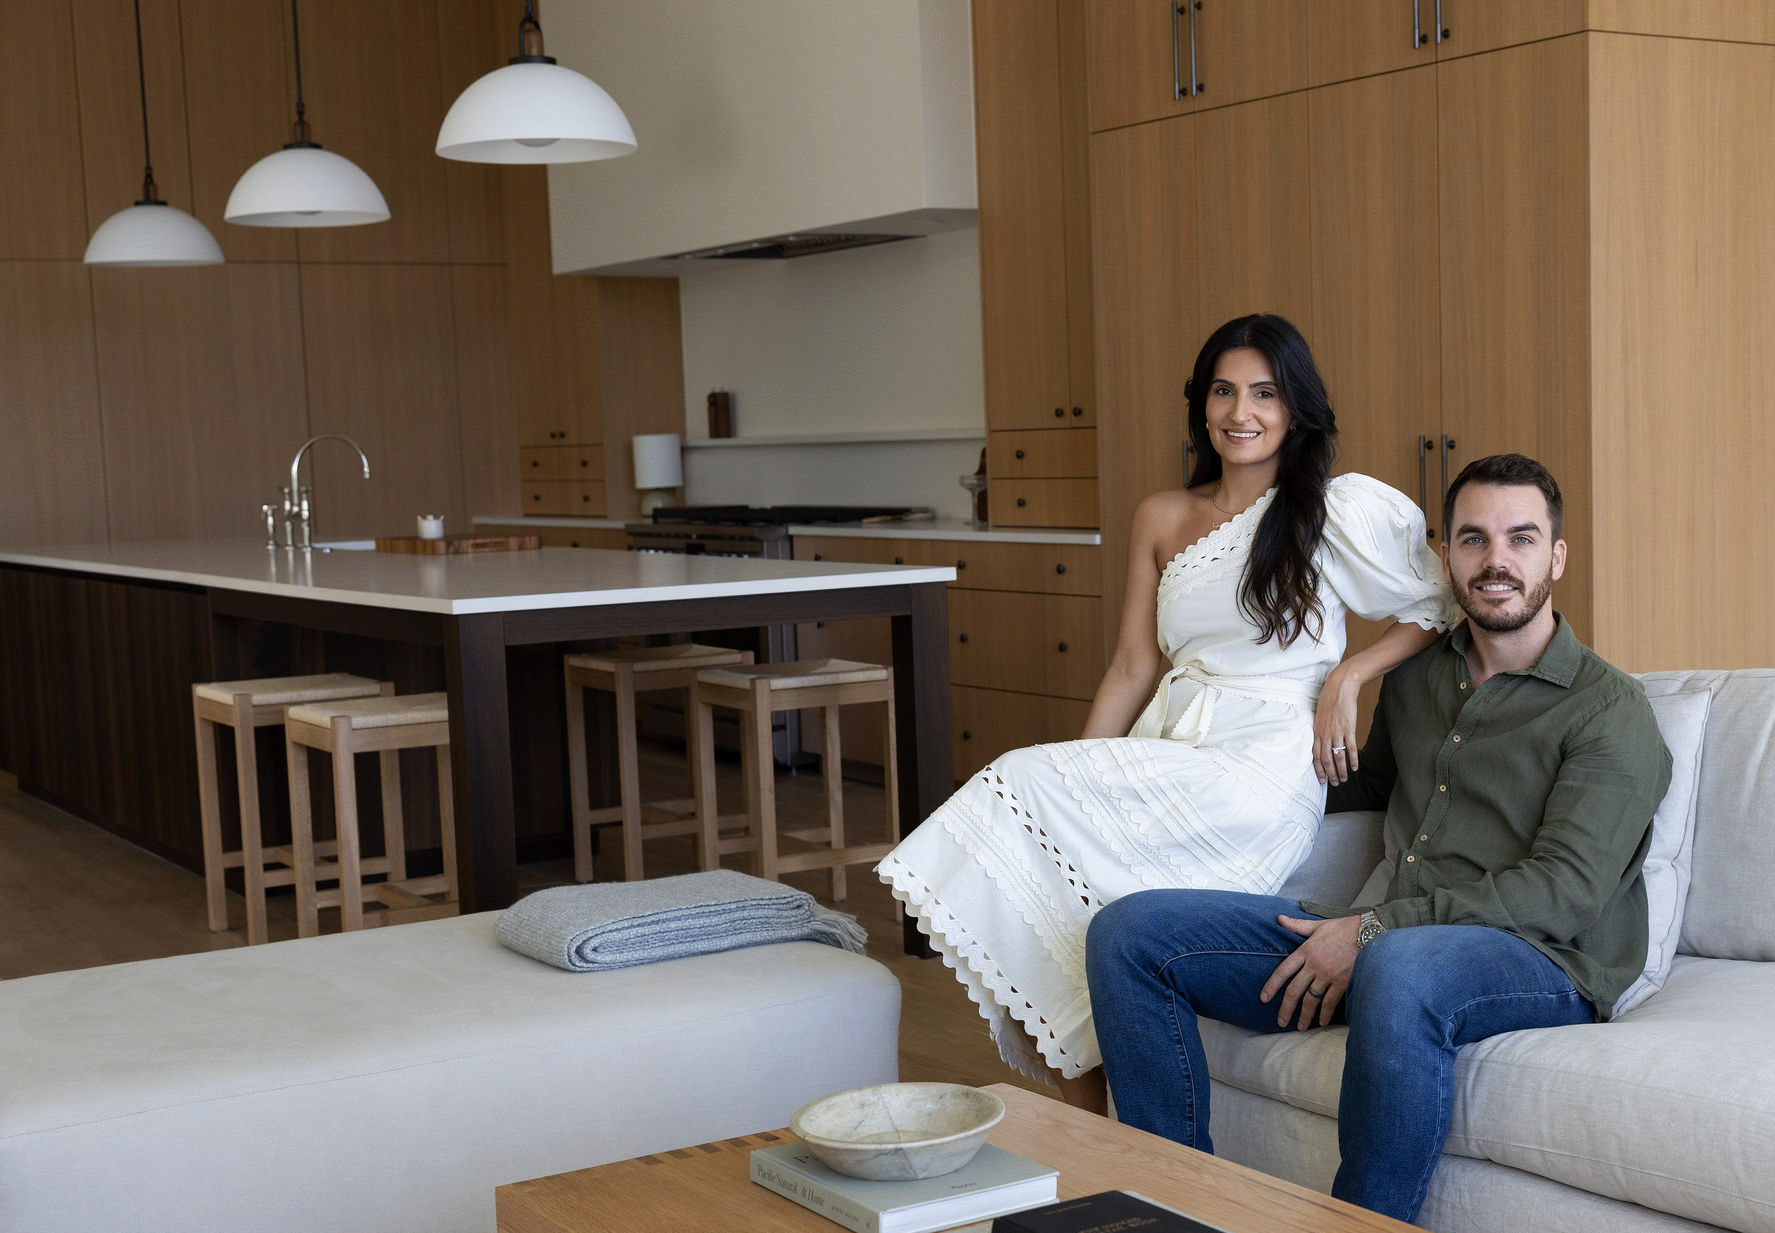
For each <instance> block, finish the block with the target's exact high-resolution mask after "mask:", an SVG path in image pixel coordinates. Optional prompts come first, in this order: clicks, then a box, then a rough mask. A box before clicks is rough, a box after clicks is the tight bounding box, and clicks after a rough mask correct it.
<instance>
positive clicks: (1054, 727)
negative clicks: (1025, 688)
mask: <svg viewBox="0 0 1775 1233" xmlns="http://www.w3.org/2000/svg"><path fill="white" fill-rule="evenodd" d="M949 711H950V721H951V727H950V743H951V745H952V747H953V750H954V757H955V774H956V776H957V777H958V778H959V777H963V776H966V775H968V774H970V773H972V772H973V771H977V770H979V769H980V768H981V767H983V766H985V765H986V764H987V763H988V762H990V761H992V760H993V759H994V758H996V757H998V756H999V755H1000V754H1002V753H1004V752H1005V751H1007V750H1011V749H1021V748H1023V747H1024V746H1025V745H1041V744H1045V743H1047V742H1049V741H1072V740H1077V739H1078V735H1079V733H1081V732H1083V731H1084V730H1085V718H1086V717H1087V716H1088V715H1090V713H1091V704H1090V703H1089V702H1083V701H1079V700H1077V699H1073V698H1045V697H1040V696H1037V695H1035V694H1016V693H1009V692H1007V691H1005V690H1002V689H974V688H971V687H969V686H966V685H956V686H953V687H951V689H950V690H949Z"/></svg>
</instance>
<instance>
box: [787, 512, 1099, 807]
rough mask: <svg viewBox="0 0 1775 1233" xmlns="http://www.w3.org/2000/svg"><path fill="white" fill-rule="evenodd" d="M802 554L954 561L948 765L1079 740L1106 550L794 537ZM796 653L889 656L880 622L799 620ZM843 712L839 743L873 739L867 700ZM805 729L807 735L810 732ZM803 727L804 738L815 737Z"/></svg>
mask: <svg viewBox="0 0 1775 1233" xmlns="http://www.w3.org/2000/svg"><path fill="white" fill-rule="evenodd" d="M795 557H796V559H797V560H801V561H857V562H863V563H868V564H879V565H953V566H954V567H955V571H956V580H955V581H954V582H953V583H951V584H950V586H949V644H950V653H949V678H950V684H951V691H950V693H951V706H952V708H953V712H954V716H955V720H954V723H953V725H952V730H953V732H954V740H955V769H956V773H957V774H962V775H965V774H967V773H969V772H971V771H973V770H975V769H977V768H978V767H980V766H981V765H983V764H985V763H986V762H987V761H989V760H990V759H991V758H993V757H996V756H997V755H998V754H1001V753H1003V752H1004V751H1005V750H1007V749H1014V748H1017V747H1019V746H1022V745H1033V744H1039V743H1041V742H1043V741H1065V740H1072V739H1074V738H1076V737H1077V736H1078V735H1079V733H1080V732H1081V731H1083V729H1084V726H1085V717H1086V715H1087V714H1088V713H1089V711H1090V709H1091V704H1090V698H1091V695H1092V693H1093V692H1094V691H1095V690H1096V688H1097V682H1098V681H1099V680H1100V679H1101V678H1102V676H1103V666H1104V662H1105V660H1104V656H1103V651H1102V641H1103V640H1102V635H1101V631H1100V629H1099V623H1100V622H1101V619H1102V616H1101V603H1102V601H1101V597H1100V594H1099V592H1100V591H1101V586H1102V582H1101V580H1102V569H1101V564H1100V559H1101V550H1100V549H1099V548H1098V547H1096V546H1095V545H1083V544H1024V543H994V542H990V541H981V540H929V539H874V538H868V539H863V538H852V537H849V536H797V537H796V538H795ZM798 637H799V647H800V650H799V653H800V654H801V655H802V656H803V657H807V656H812V655H834V656H839V657H841V658H847V659H864V660H867V661H869V662H873V663H887V662H889V660H890V658H891V656H892V654H893V651H892V647H891V644H890V642H889V639H888V636H887V623H886V622H885V621H880V620H873V621H841V622H819V623H815V624H811V625H804V626H800V627H798ZM855 710H856V712H857V713H856V714H855V715H854V716H852V715H848V714H841V715H840V720H839V722H840V723H841V724H842V725H844V727H843V729H842V740H843V742H844V748H845V749H846V750H847V751H849V752H850V754H851V756H853V757H867V756H869V755H870V753H871V752H872V751H874V750H875V749H878V748H879V747H880V744H879V742H880V737H881V732H880V720H879V718H875V717H872V716H870V715H869V714H868V710H869V708H867V707H858V708H855ZM810 737H811V738H812V739H811V740H810ZM817 739H818V737H817V733H812V732H811V729H804V734H803V738H802V740H803V744H804V745H808V746H809V747H810V748H812V747H814V746H815V745H817Z"/></svg>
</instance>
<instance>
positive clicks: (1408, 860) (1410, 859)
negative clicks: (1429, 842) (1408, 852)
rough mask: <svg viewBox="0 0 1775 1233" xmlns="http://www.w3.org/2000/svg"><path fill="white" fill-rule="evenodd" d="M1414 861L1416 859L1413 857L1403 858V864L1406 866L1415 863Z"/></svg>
mask: <svg viewBox="0 0 1775 1233" xmlns="http://www.w3.org/2000/svg"><path fill="white" fill-rule="evenodd" d="M1415 860H1417V857H1415V856H1408V857H1406V858H1405V863H1406V864H1408V865H1409V864H1411V863H1412V862H1413V861H1415Z"/></svg>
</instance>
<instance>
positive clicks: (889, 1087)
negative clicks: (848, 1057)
mask: <svg viewBox="0 0 1775 1233" xmlns="http://www.w3.org/2000/svg"><path fill="white" fill-rule="evenodd" d="M1004 1115H1005V1102H1004V1101H1002V1100H1000V1099H999V1098H998V1097H997V1096H994V1095H993V1094H992V1093H991V1092H983V1091H981V1090H980V1089H979V1088H974V1087H965V1086H963V1085H962V1084H959V1083H883V1084H880V1085H879V1086H877V1087H860V1088H857V1089H856V1090H855V1091H851V1092H839V1093H838V1094H837V1095H836V1096H827V1097H825V1098H824V1099H822V1100H816V1101H814V1102H813V1103H812V1104H809V1105H803V1106H802V1107H801V1108H800V1109H797V1110H796V1111H795V1116H793V1117H791V1118H790V1119H789V1129H790V1130H792V1131H794V1132H795V1134H796V1135H797V1136H798V1137H799V1138H800V1139H801V1141H802V1142H803V1143H806V1144H807V1146H808V1147H809V1149H811V1150H812V1152H813V1153H814V1155H816V1156H818V1157H819V1158H820V1160H821V1161H822V1162H823V1163H824V1164H825V1165H826V1167H827V1168H829V1169H832V1170H833V1171H834V1172H838V1173H843V1174H845V1175H846V1176H848V1177H861V1178H866V1179H868V1180H870V1181H878V1182H896V1181H898V1182H903V1181H911V1180H912V1179H914V1178H919V1177H941V1176H942V1175H943V1174H945V1173H953V1172H955V1170H957V1169H959V1168H961V1167H962V1166H963V1165H965V1164H967V1163H968V1161H970V1160H972V1159H973V1158H974V1154H975V1153H976V1152H978V1151H979V1150H980V1147H981V1145H982V1144H984V1143H985V1142H986V1136H987V1135H989V1134H991V1133H992V1128H993V1127H994V1126H996V1125H998V1123H999V1119H1001V1118H1003V1117H1004Z"/></svg>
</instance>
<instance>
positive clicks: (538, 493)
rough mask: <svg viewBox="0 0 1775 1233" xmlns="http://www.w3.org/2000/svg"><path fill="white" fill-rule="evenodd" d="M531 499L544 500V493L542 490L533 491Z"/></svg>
mask: <svg viewBox="0 0 1775 1233" xmlns="http://www.w3.org/2000/svg"><path fill="white" fill-rule="evenodd" d="M530 499H531V500H532V501H540V500H542V494H541V493H540V492H535V493H531V494H530Z"/></svg>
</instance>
